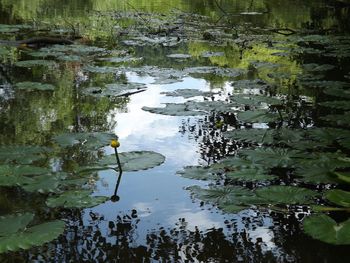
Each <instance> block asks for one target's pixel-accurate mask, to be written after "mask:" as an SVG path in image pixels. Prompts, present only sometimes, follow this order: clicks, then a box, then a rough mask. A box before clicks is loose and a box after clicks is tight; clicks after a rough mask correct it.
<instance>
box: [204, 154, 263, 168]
mask: <svg viewBox="0 0 350 263" xmlns="http://www.w3.org/2000/svg"><path fill="white" fill-rule="evenodd" d="M256 166H258V165H256V164H254V163H253V162H252V161H251V160H248V159H245V158H240V157H237V156H229V157H227V158H225V159H223V160H220V162H219V163H214V164H212V165H211V166H210V167H211V168H212V169H221V170H226V171H230V170H236V169H237V168H240V169H242V168H252V167H256Z"/></svg>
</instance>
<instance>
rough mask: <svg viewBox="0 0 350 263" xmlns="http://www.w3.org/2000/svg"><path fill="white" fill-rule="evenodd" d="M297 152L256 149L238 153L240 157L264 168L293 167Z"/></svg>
mask: <svg viewBox="0 0 350 263" xmlns="http://www.w3.org/2000/svg"><path fill="white" fill-rule="evenodd" d="M297 153H298V152H296V151H294V150H288V149H284V148H257V149H254V150H253V149H247V150H242V151H240V154H241V155H244V156H246V158H247V159H249V160H251V161H252V162H254V163H257V164H261V165H264V167H269V168H273V167H293V166H294V165H295V158H298V155H297Z"/></svg>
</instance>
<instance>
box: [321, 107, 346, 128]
mask: <svg viewBox="0 0 350 263" xmlns="http://www.w3.org/2000/svg"><path fill="white" fill-rule="evenodd" d="M321 119H322V120H324V121H326V122H330V123H334V124H337V125H340V126H346V127H350V111H347V112H344V114H329V115H326V116H323V117H321Z"/></svg>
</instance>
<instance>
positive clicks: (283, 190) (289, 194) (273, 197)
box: [255, 185, 316, 205]
mask: <svg viewBox="0 0 350 263" xmlns="http://www.w3.org/2000/svg"><path fill="white" fill-rule="evenodd" d="M255 192H256V194H257V196H259V197H261V198H263V199H265V200H267V203H270V204H287V205H288V204H308V203H310V202H311V199H312V198H313V197H314V196H315V195H316V193H315V192H314V191H312V190H309V189H306V188H301V187H296V186H282V185H273V186H268V187H264V188H259V189H257V190H256V191H255Z"/></svg>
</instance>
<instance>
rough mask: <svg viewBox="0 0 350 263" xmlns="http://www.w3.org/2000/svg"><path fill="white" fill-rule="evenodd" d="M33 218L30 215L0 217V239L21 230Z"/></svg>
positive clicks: (32, 215)
mask: <svg viewBox="0 0 350 263" xmlns="http://www.w3.org/2000/svg"><path fill="white" fill-rule="evenodd" d="M33 218H34V214H32V213H24V214H17V215H6V216H0V238H1V237H4V236H8V235H11V234H14V233H16V232H18V231H20V230H23V229H24V228H25V227H26V226H27V225H28V224H29V223H30V221H32V220H33Z"/></svg>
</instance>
